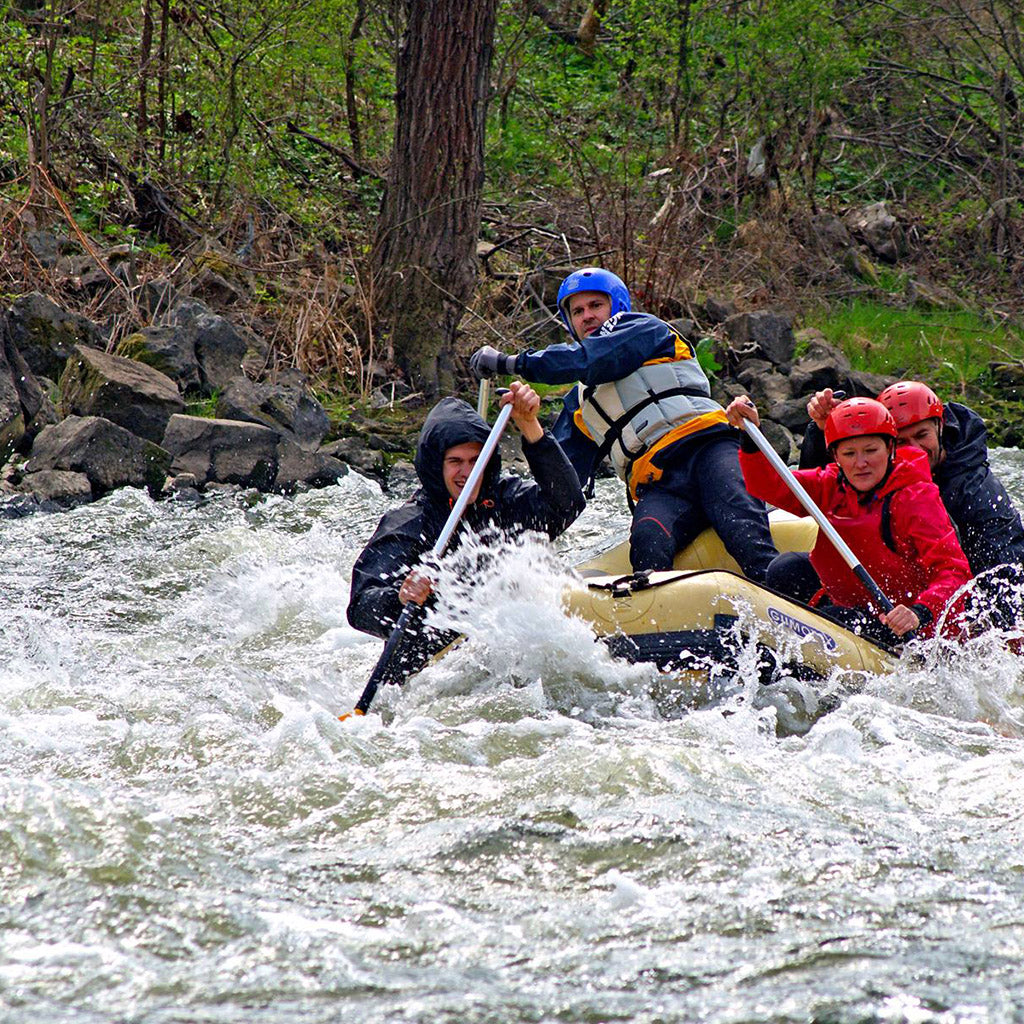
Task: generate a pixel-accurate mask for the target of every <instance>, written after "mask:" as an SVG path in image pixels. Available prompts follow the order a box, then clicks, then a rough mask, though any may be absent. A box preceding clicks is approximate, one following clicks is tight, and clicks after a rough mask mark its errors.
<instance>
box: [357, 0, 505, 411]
mask: <svg viewBox="0 0 1024 1024" xmlns="http://www.w3.org/2000/svg"><path fill="white" fill-rule="evenodd" d="M495 6H496V0H411V2H409V3H407V11H408V18H409V21H408V26H407V28H406V32H405V37H404V39H403V42H402V49H401V53H400V54H399V58H398V67H397V74H396V85H397V96H396V119H395V136H394V147H393V150H392V156H391V166H390V169H389V172H388V187H387V195H386V197H385V199H384V203H383V206H382V208H381V214H380V220H379V221H378V225H377V237H376V243H375V248H374V266H375V271H376V275H375V279H376V285H375V299H376V308H377V311H378V313H379V314H381V315H382V316H383V318H384V319H385V320H386V321H387V323H388V324H390V328H391V349H392V354H393V357H394V359H395V361H396V362H397V363H398V365H399V367H400V368H401V369H402V371H403V372H404V373H405V375H406V377H407V379H408V380H409V382H410V383H411V384H412V385H413V387H415V388H417V389H418V390H422V391H424V392H425V393H426V394H427V395H428V396H429V397H435V396H436V395H437V394H438V392H439V391H440V390H441V389H442V388H444V390H450V389H451V386H452V383H453V381H452V374H451V369H452V352H453V349H454V343H455V330H456V328H457V326H458V323H459V320H460V319H461V318H462V313H463V311H464V309H465V306H466V304H467V303H468V302H469V300H470V298H471V297H472V295H473V290H474V286H475V283H476V273H477V266H476V239H477V234H478V231H479V227H480V198H481V189H482V188H483V181H484V122H485V118H486V114H487V99H488V91H489V82H488V75H489V70H490V65H491V54H492V51H493V40H494V22H495Z"/></svg>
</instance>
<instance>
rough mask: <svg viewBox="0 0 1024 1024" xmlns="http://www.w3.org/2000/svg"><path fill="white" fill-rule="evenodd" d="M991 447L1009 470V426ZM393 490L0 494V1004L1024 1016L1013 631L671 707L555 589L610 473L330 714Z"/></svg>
mask: <svg viewBox="0 0 1024 1024" xmlns="http://www.w3.org/2000/svg"><path fill="white" fill-rule="evenodd" d="M997 468H998V470H999V472H1000V475H1001V476H1002V477H1003V479H1004V480H1006V481H1007V483H1008V485H1009V486H1010V488H1011V491H1012V493H1013V494H1014V495H1015V497H1016V498H1017V499H1018V500H1020V499H1021V498H1022V497H1024V453H1020V452H1000V453H998V458H997ZM393 503H394V499H393V498H385V497H384V496H382V495H381V493H380V491H379V490H378V488H377V487H376V486H375V485H373V484H371V483H368V482H366V481H363V480H361V479H360V478H358V477H356V476H354V475H353V476H350V477H347V478H345V479H344V480H343V481H341V483H340V484H339V485H338V486H337V487H334V488H330V489H328V490H325V491H320V492H316V493H313V494H310V495H306V496H303V497H300V498H297V499H294V500H286V499H280V498H269V499H263V500H258V501H252V502H251V503H250V502H247V501H243V500H241V499H221V500H218V501H214V502H210V503H208V504H205V505H202V506H199V507H190V506H186V505H177V504H173V503H162V504H155V503H153V502H151V501H149V500H148V499H147V498H146V497H145V496H143V495H141V494H140V493H137V492H130V491H125V492H120V493H118V494H116V495H114V496H112V497H110V498H108V499H106V500H105V501H103V502H100V503H98V504H95V505H91V506H88V507H85V508H82V509H79V510H76V511H74V512H71V513H67V514H62V515H56V516H37V517H34V518H29V519H23V520H15V521H6V522H0V538H2V544H0V563H2V565H0V578H2V579H3V580H4V602H3V607H2V609H0V636H2V639H3V651H4V657H3V661H2V663H0V765H2V775H0V808H2V817H0V1020H2V1021H3V1022H4V1024H7V1022H17V1024H22V1022H31V1024H49V1022H65V1021H67V1022H72V1021H73V1022H76V1024H78V1022H83V1024H84V1022H89V1024H93V1022H96V1024H109V1022H146V1024H150V1022H152V1024H157V1022H159V1024H169V1022H182V1024H184V1022H207V1021H208V1022H243V1021H244V1022H246V1024H278V1022H280V1024H286V1022H287V1024H295V1022H300V1024H306V1022H314V1021H316V1022H319V1021H324V1022H327V1021H346V1022H350V1021H351V1022H362V1021H366V1022H371V1021H372V1022H379V1021H385V1020H386V1021H417V1022H428V1021H430V1022H437V1021H441V1022H452V1024H454V1022H480V1024H483V1022H488V1024H490V1022H494V1024H499V1022H500V1024H505V1022H514V1021H515V1022H519V1021H522V1022H533V1021H536V1022H541V1021H545V1022H547V1021H559V1022H606V1021H636V1022H645V1024H655V1022H684V1021H685V1022H690V1021H694V1022H696V1021H701V1022H704V1021H710V1022H721V1024H726V1022H730V1024H731V1022H746V1021H759V1022H760V1021H779V1022H783V1021H784V1022H812V1021H813V1022H817V1024H864V1022H875V1021H878V1022H883V1021H884V1022H890V1021H892V1022H907V1024H930V1022H935V1024H953V1022H957V1024H960V1022H963V1024H967V1022H970V1024H976V1022H1001V1021H1008V1022H1009V1021H1020V1020H1024V967H1022V963H1024V813H1022V805H1024V798H1022V795H1024V741H1022V740H1021V738H1020V737H1021V735H1022V733H1024V730H1022V729H1021V727H1020V723H1021V722H1022V709H1024V684H1022V683H1021V681H1020V680H1021V676H1022V669H1024V665H1022V664H1021V663H1020V661H1019V659H1017V658H1015V657H1014V656H1012V655H1008V654H1003V653H1000V652H998V651H997V650H996V649H994V648H986V647H985V645H984V644H980V645H978V646H977V648H976V649H968V650H964V651H960V652H956V653H955V654H954V656H953V658H952V660H949V659H943V660H941V661H936V662H935V663H934V664H931V665H926V666H925V667H923V668H921V667H918V668H914V669H909V668H908V669H905V670H903V671H901V672H900V673H897V674H896V675H895V676H893V677H890V678H887V679H879V680H874V681H871V682H870V684H869V686H868V687H867V690H866V692H865V693H864V694H862V695H859V696H855V697H851V698H849V699H848V700H846V701H845V702H844V703H843V704H842V705H841V706H840V708H839V709H838V710H837V711H834V712H833V713H831V714H830V715H828V716H826V717H825V718H824V719H822V720H821V721H820V722H818V723H817V724H816V725H815V726H814V727H813V728H812V729H811V730H810V732H808V733H807V734H806V735H805V736H794V737H789V738H786V739H779V738H777V737H776V735H775V729H774V720H773V717H772V714H773V713H772V712H771V710H762V711H755V710H751V708H750V705H749V703H746V704H742V705H736V706H735V707H733V708H726V709H725V710H727V711H731V712H732V713H730V714H723V709H716V710H708V711H701V712H697V713H694V714H690V715H688V716H685V717H680V718H675V719H671V720H669V719H666V718H664V717H662V715H661V714H660V712H659V709H658V707H657V706H656V705H655V704H654V703H653V702H652V700H651V699H650V696H649V686H650V683H651V681H652V675H651V670H650V669H648V668H646V667H643V666H635V667H634V666H627V665H623V664H620V663H617V662H614V661H612V660H611V659H610V658H609V657H608V656H607V655H606V654H605V652H604V649H603V648H602V647H600V646H599V645H597V644H595V643H594V642H593V640H592V639H591V638H590V636H589V634H588V633H587V632H586V631H585V630H584V629H583V628H582V627H581V626H580V625H579V624H578V623H573V622H570V621H569V620H567V619H565V618H564V616H562V615H561V613H560V612H559V607H558V594H559V592H560V586H561V573H562V572H563V571H564V568H565V566H567V565H568V564H570V563H571V562H573V561H577V560H579V559H580V558H582V557H583V556H585V555H589V554H593V553H594V552H596V551H598V550H600V549H602V548H603V547H604V546H606V545H607V544H609V543H611V542H612V541H615V540H618V539H619V538H620V537H621V535H622V534H623V531H624V529H625V524H626V516H625V509H624V507H623V504H622V501H621V495H620V494H619V492H618V489H617V488H616V487H615V486H614V485H613V484H611V483H606V484H605V486H604V487H602V488H601V490H600V494H599V500H598V502H597V503H596V504H595V505H593V506H592V507H591V508H589V509H588V510H587V512H586V513H585V514H584V517H583V518H582V520H581V521H580V522H579V523H578V524H576V525H575V526H574V527H573V528H572V530H570V532H569V533H568V534H567V535H566V536H565V537H564V538H562V539H561V540H560V541H559V543H558V545H557V546H556V554H555V556H552V555H551V554H550V553H547V552H545V551H544V549H543V547H542V546H539V545H531V544H528V545H525V546H523V547H522V548H519V549H516V550H512V551H509V552H507V553H506V557H505V561H504V562H503V564H502V566H501V568H500V569H498V570H495V569H493V568H491V569H489V570H486V572H485V577H484V585H483V586H482V587H480V588H478V589H477V590H476V591H474V592H472V594H471V595H469V596H466V595H461V594H459V593H458V592H457V588H455V587H451V588H450V590H451V592H452V594H453V596H451V597H450V598H449V602H448V604H449V607H448V610H447V613H446V614H449V615H451V616H452V617H453V621H455V622H457V623H461V624H464V625H465V626H466V627H467V629H469V630H470V631H471V632H472V633H473V635H474V637H475V639H473V640H471V641H470V642H468V643H466V644H464V645H463V647H462V648H460V649H459V650H458V651H456V652H455V653H454V654H453V655H452V656H451V657H450V658H448V659H446V660H444V661H442V662H441V663H440V664H438V665H436V666H433V667H432V668H430V669H428V670H427V671H426V672H425V673H423V674H422V675H421V676H420V677H419V678H417V679H416V680H415V681H414V682H413V683H412V684H411V685H410V686H408V687H405V688H404V689H401V690H399V689H396V688H386V689H385V690H384V691H382V692H381V694H380V695H379V696H378V699H377V701H376V702H375V705H374V709H373V713H371V715H369V716H368V717H367V718H365V719H353V720H349V721H346V722H339V721H338V719H337V717H336V716H337V715H338V714H339V713H340V712H343V711H347V710H349V709H350V708H351V706H352V705H353V703H354V701H355V700H356V698H357V697H358V696H359V694H360V692H361V691H362V687H363V684H364V683H365V681H366V678H367V676H368V675H369V672H370V670H371V668H372V666H373V664H374V662H375V660H376V658H377V655H378V653H379V651H380V643H379V641H373V640H370V639H368V638H366V637H364V636H362V635H360V634H358V633H356V632H354V631H353V630H351V629H350V628H349V627H348V626H347V624H346V622H345V617H344V609H345V605H346V603H347V591H348V576H349V571H350V569H351V565H352V561H353V559H354V558H355V556H356V554H357V553H358V551H359V550H360V548H361V546H362V544H363V543H364V541H365V540H366V538H367V537H368V536H369V533H370V532H371V531H372V529H373V526H374V525H375V523H376V521H377V518H378V517H379V515H380V514H381V513H382V512H383V511H384V510H385V509H386V508H388V507H390V506H391V505H392V504H393ZM979 719H984V721H979ZM989 723H991V724H989Z"/></svg>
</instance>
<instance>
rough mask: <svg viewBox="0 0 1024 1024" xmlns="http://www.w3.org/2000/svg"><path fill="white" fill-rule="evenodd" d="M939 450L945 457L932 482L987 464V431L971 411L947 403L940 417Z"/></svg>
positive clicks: (955, 403)
mask: <svg viewBox="0 0 1024 1024" xmlns="http://www.w3.org/2000/svg"><path fill="white" fill-rule="evenodd" d="M942 447H943V448H944V449H945V452H946V458H945V459H944V460H943V462H942V464H941V465H940V466H939V468H938V470H936V474H935V475H936V479H943V480H945V479H949V478H951V477H954V476H957V475H958V474H960V473H967V472H970V471H971V470H976V469H978V467H980V466H985V465H987V464H988V430H987V429H986V427H985V421H984V420H983V419H982V418H981V417H980V416H979V415H978V414H977V413H976V412H975V411H974V410H973V409H968V408H967V406H965V405H960V404H959V403H957V402H947V403H946V407H945V410H944V412H943V416H942Z"/></svg>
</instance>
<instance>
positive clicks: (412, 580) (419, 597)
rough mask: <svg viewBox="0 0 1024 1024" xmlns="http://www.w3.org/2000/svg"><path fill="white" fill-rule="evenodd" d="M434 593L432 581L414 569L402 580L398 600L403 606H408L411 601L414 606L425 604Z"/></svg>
mask: <svg viewBox="0 0 1024 1024" xmlns="http://www.w3.org/2000/svg"><path fill="white" fill-rule="evenodd" d="M433 592H434V588H433V586H432V584H431V582H430V580H429V579H428V578H427V577H426V576H424V575H422V574H421V573H418V572H416V570H415V569H414V570H413V571H412V572H411V573H409V575H408V576H406V577H405V579H404V580H402V585H401V587H399V588H398V600H399V601H401V602H402V604H408V603H409V602H410V601H411V602H412V603H413V604H423V602H424V601H426V600H427V598H428V597H430V595H431V594H432V593H433Z"/></svg>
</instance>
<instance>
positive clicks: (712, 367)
mask: <svg viewBox="0 0 1024 1024" xmlns="http://www.w3.org/2000/svg"><path fill="white" fill-rule="evenodd" d="M714 345H715V339H714V338H701V339H700V341H698V342H697V348H696V353H697V362H698V363H700V368H701V369H702V370H703V371H704V372H705V373H706V374H707V377H708V380H714V379H715V375H716V374H717V373H718V372H719V371H720V370H721V369H722V364H721V363H720V362H719V361H718V360H717V359H716V358H715V348H714Z"/></svg>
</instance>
